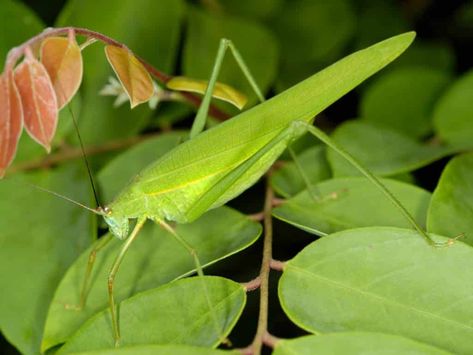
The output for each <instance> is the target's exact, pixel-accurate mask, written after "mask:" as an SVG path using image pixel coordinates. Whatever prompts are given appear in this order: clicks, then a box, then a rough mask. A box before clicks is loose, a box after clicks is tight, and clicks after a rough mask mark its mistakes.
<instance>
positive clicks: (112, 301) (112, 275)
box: [107, 218, 146, 346]
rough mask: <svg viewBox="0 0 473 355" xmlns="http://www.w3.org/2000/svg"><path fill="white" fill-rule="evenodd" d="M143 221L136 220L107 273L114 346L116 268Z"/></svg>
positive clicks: (117, 330)
mask: <svg viewBox="0 0 473 355" xmlns="http://www.w3.org/2000/svg"><path fill="white" fill-rule="evenodd" d="M145 222H146V218H140V219H138V221H137V222H136V225H135V228H134V229H133V231H132V232H131V234H130V236H129V237H128V238H127V240H126V241H125V244H124V245H123V246H122V248H121V250H120V252H119V253H118V255H117V257H116V259H115V261H114V262H113V265H112V268H111V270H110V273H109V275H108V284H107V285H108V301H109V305H110V314H111V316H112V327H113V337H114V339H115V346H118V345H119V344H120V327H119V324H118V317H117V308H116V305H115V299H114V297H113V287H114V283H115V276H116V275H117V272H118V269H119V268H120V264H121V263H122V261H123V258H124V257H125V254H126V252H127V251H128V248H129V247H130V245H131V244H132V243H133V241H134V240H135V239H136V237H137V236H138V234H139V232H140V231H141V228H143V225H144V224H145Z"/></svg>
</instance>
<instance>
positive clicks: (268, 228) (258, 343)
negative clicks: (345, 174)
mask: <svg viewBox="0 0 473 355" xmlns="http://www.w3.org/2000/svg"><path fill="white" fill-rule="evenodd" d="M273 199H274V192H273V189H272V188H271V185H270V183H269V179H268V180H267V185H266V198H265V202H264V245H263V260H262V262H261V270H260V278H261V285H260V309H259V317H258V328H257V330H256V335H255V338H254V340H253V342H252V344H251V349H252V352H253V354H260V353H261V348H262V346H263V337H264V335H265V334H266V332H267V329H268V298H269V273H270V264H271V259H272V244H273V223H272V222H273V221H272V217H271V211H272V207H273Z"/></svg>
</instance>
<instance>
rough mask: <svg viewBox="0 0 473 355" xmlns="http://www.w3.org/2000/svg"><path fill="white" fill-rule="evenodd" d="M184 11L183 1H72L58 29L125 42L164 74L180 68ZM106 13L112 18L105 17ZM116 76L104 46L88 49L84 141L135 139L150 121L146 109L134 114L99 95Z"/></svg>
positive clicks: (135, 111)
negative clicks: (86, 31) (94, 33)
mask: <svg viewBox="0 0 473 355" xmlns="http://www.w3.org/2000/svg"><path fill="white" fill-rule="evenodd" d="M183 12H184V6H183V2H182V1H180V0H160V1H155V0H124V1H120V2H117V3H115V4H113V6H112V5H111V4H110V2H109V1H104V0H72V1H69V2H68V3H67V5H66V6H65V8H64V9H63V11H62V13H61V14H60V16H59V20H58V21H57V25H58V26H66V25H67V26H70V25H73V26H79V27H86V28H90V29H92V30H96V31H99V32H102V33H104V34H105V35H108V36H111V37H113V38H115V39H117V40H118V41H122V42H123V43H125V44H126V45H127V46H128V47H129V48H130V49H131V50H132V51H133V52H134V53H136V54H137V55H139V56H141V57H143V58H144V59H145V60H147V61H148V62H149V63H151V64H152V65H154V66H156V67H157V68H158V69H160V70H164V71H170V70H171V69H172V68H173V67H174V60H175V58H176V53H177V46H178V40H179V36H180V29H181V20H182V17H183ZM104 14H106V16H104ZM111 75H113V71H112V69H111V68H110V65H109V64H108V62H107V60H106V58H105V54H104V50H103V46H102V45H101V44H94V45H93V46H90V47H89V48H87V49H86V50H84V84H83V91H84V96H83V99H84V100H83V104H84V109H83V110H82V113H81V116H80V129H81V133H82V137H83V139H84V141H86V142H89V143H99V142H103V141H106V140H109V139H112V138H118V137H125V136H132V135H134V134H135V133H136V132H138V131H139V130H140V129H141V128H143V126H144V125H145V124H146V122H147V118H148V117H149V115H150V111H149V109H148V107H146V105H143V107H139V108H136V109H134V110H130V107H129V105H123V106H121V107H119V108H114V107H113V104H112V103H113V98H106V97H103V96H99V95H98V93H99V91H100V89H102V87H103V86H104V85H105V84H107V80H108V77H109V76H111Z"/></svg>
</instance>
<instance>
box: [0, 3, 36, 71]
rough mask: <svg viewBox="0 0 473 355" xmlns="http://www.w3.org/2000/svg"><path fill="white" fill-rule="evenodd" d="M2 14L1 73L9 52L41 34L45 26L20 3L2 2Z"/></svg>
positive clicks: (0, 10) (0, 5)
mask: <svg viewBox="0 0 473 355" xmlns="http://www.w3.org/2000/svg"><path fill="white" fill-rule="evenodd" d="M0 14H2V21H0V33H1V34H2V35H1V36H0V72H1V71H2V70H3V65H4V62H5V58H6V56H7V53H8V51H9V50H10V49H12V48H13V47H16V46H18V45H20V44H21V43H22V42H24V41H26V40H28V39H29V38H30V37H33V36H34V35H36V34H38V33H39V32H41V30H42V29H43V26H44V25H43V24H42V22H41V20H40V19H39V18H38V17H37V16H36V14H35V13H34V12H33V11H31V10H30V9H29V8H28V7H27V6H25V5H24V4H22V3H21V2H20V1H14V0H3V1H1V2H0Z"/></svg>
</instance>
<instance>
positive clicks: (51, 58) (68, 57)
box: [40, 34, 82, 110]
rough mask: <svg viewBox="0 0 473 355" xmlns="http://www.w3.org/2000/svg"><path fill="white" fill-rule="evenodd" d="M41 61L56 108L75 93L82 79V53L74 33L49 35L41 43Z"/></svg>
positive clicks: (61, 105) (65, 102)
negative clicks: (50, 84)
mask: <svg viewBox="0 0 473 355" xmlns="http://www.w3.org/2000/svg"><path fill="white" fill-rule="evenodd" d="M40 52H41V63H43V65H44V67H45V68H46V71H47V72H48V74H49V77H50V78H51V82H52V84H53V87H54V91H55V92H56V97H57V103H58V109H59V110H60V109H61V108H63V107H64V106H65V105H66V104H67V103H68V102H69V101H70V100H71V99H72V97H73V96H74V95H75V93H76V92H77V90H78V89H79V86H80V84H81V81H82V54H81V50H80V48H79V45H78V44H77V42H76V40H75V38H74V35H73V34H70V35H69V37H68V38H65V37H49V38H46V39H45V40H44V41H43V42H42V44H41V50H40Z"/></svg>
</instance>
